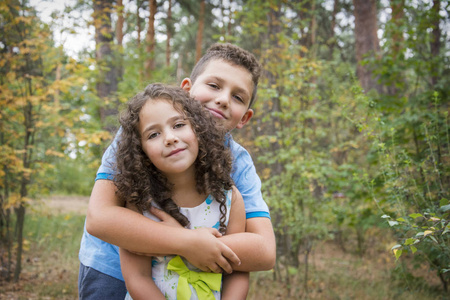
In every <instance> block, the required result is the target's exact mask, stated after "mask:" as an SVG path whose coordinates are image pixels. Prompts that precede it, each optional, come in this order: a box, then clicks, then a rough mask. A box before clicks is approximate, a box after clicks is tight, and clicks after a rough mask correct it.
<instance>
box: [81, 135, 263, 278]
mask: <svg viewBox="0 0 450 300" xmlns="http://www.w3.org/2000/svg"><path fill="white" fill-rule="evenodd" d="M118 135H119V134H117V135H116V138H115V139H114V141H113V143H112V144H111V145H110V146H109V147H108V148H107V149H106V151H105V153H104V154H103V158H102V164H101V166H100V168H99V169H98V171H97V177H96V179H95V180H99V179H107V180H112V179H113V177H114V173H115V171H114V169H113V165H114V162H115V156H114V153H115V152H116V149H115V148H116V147H117V136H118ZM228 143H229V146H230V149H231V153H232V156H233V169H232V172H231V177H232V179H233V181H234V183H235V185H236V187H237V189H238V190H239V192H240V193H241V194H242V197H243V199H244V204H245V213H246V218H247V219H250V218H257V217H264V218H270V214H269V208H268V207H267V204H266V203H265V202H264V200H263V198H262V194H261V180H260V179H259V176H258V174H257V173H256V169H255V165H254V164H253V160H252V158H251V156H250V154H249V153H248V152H247V150H245V148H244V147H242V146H241V145H239V144H238V143H236V142H235V141H234V140H233V138H232V137H231V135H229V138H228ZM79 259H80V262H81V263H82V264H83V265H85V266H87V267H91V268H93V269H95V270H97V271H99V272H102V273H104V274H107V275H110V276H112V277H114V278H117V279H120V280H124V279H123V277H122V272H121V269H120V259H119V248H118V247H117V246H115V245H112V244H109V243H106V242H104V241H102V240H100V239H98V238H96V237H94V236H92V235H90V234H89V233H88V232H87V231H86V226H85V227H84V232H83V237H82V239H81V245H80V252H79Z"/></svg>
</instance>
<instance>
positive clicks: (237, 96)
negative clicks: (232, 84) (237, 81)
mask: <svg viewBox="0 0 450 300" xmlns="http://www.w3.org/2000/svg"><path fill="white" fill-rule="evenodd" d="M234 98H235V99H236V100H237V101H239V102H242V103H244V99H243V98H242V97H241V96H239V95H234Z"/></svg>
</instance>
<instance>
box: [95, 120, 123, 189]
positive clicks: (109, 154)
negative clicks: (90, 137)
mask: <svg viewBox="0 0 450 300" xmlns="http://www.w3.org/2000/svg"><path fill="white" fill-rule="evenodd" d="M121 131H122V127H120V128H119V131H118V132H117V134H116V136H115V137H114V140H113V141H112V143H111V145H109V146H108V148H107V149H106V151H105V153H103V157H102V164H101V165H100V167H99V168H98V171H97V176H96V177H95V180H96V181H97V180H99V179H107V180H113V179H114V175H115V173H116V172H115V170H114V164H115V163H116V151H117V143H118V140H119V136H120V133H121Z"/></svg>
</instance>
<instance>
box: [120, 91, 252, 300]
mask: <svg viewBox="0 0 450 300" xmlns="http://www.w3.org/2000/svg"><path fill="white" fill-rule="evenodd" d="M120 124H121V125H122V132H121V136H120V142H119V145H118V151H117V166H116V168H117V174H118V175H117V176H116V178H115V185H116V187H117V194H118V197H119V198H121V199H123V200H124V201H126V203H127V207H129V208H130V209H134V210H137V211H139V212H141V213H143V214H144V215H145V216H147V217H149V218H152V219H154V220H157V219H156V217H155V216H153V215H152V214H151V213H150V211H149V210H150V208H151V207H156V208H160V209H162V210H164V211H165V212H166V213H168V214H170V215H171V216H173V217H174V218H175V219H176V220H177V221H178V222H179V223H180V224H181V225H182V226H185V227H187V228H190V229H195V230H213V229H211V228H216V229H217V230H219V232H220V233H217V236H220V234H224V233H227V234H230V233H235V232H243V231H245V212H244V203H243V200H242V196H241V195H240V193H239V191H238V190H237V189H236V188H235V187H234V186H233V183H232V180H231V178H230V172H231V155H230V151H229V149H227V148H226V141H225V134H224V131H222V130H219V129H218V128H216V126H215V123H214V120H213V119H212V117H211V116H210V115H209V113H208V112H207V111H205V110H203V108H202V106H201V104H200V103H199V102H198V101H195V100H193V99H192V98H190V97H189V96H188V94H187V93H186V92H185V91H184V90H182V89H181V88H175V87H169V86H164V85H161V84H151V85H149V86H147V87H146V89H145V91H144V92H142V93H139V94H137V95H136V96H135V97H134V98H133V99H131V101H130V102H129V103H128V106H127V109H126V110H125V111H124V112H123V113H122V115H121V116H120ZM204 227H206V228H210V229H206V228H204ZM161 242H163V241H161ZM180 246H181V247H182V245H180ZM198 255H202V254H201V253H198ZM120 262H121V268H122V273H123V277H124V279H125V284H126V286H127V289H128V292H129V295H127V298H128V299H129V298H131V297H132V298H133V299H135V300H137V299H220V296H221V292H220V291H221V290H222V299H245V297H246V295H247V291H248V273H239V272H235V273H233V274H231V275H228V276H225V277H224V280H223V287H222V289H221V282H222V280H221V274H214V273H206V272H200V270H198V269H195V268H194V267H193V266H192V265H190V264H189V263H188V262H187V261H185V260H183V259H182V258H180V257H179V256H161V257H153V259H150V258H149V257H146V256H140V255H137V254H134V253H130V252H128V251H127V250H125V249H120ZM130 296H131V297H130Z"/></svg>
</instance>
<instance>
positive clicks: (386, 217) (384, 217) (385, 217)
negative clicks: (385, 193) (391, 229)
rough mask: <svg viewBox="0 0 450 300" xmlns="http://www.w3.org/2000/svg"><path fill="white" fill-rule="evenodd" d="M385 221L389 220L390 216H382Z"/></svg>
mask: <svg viewBox="0 0 450 300" xmlns="http://www.w3.org/2000/svg"><path fill="white" fill-rule="evenodd" d="M381 217H382V218H383V219H389V218H390V216H388V215H382V216H381Z"/></svg>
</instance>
